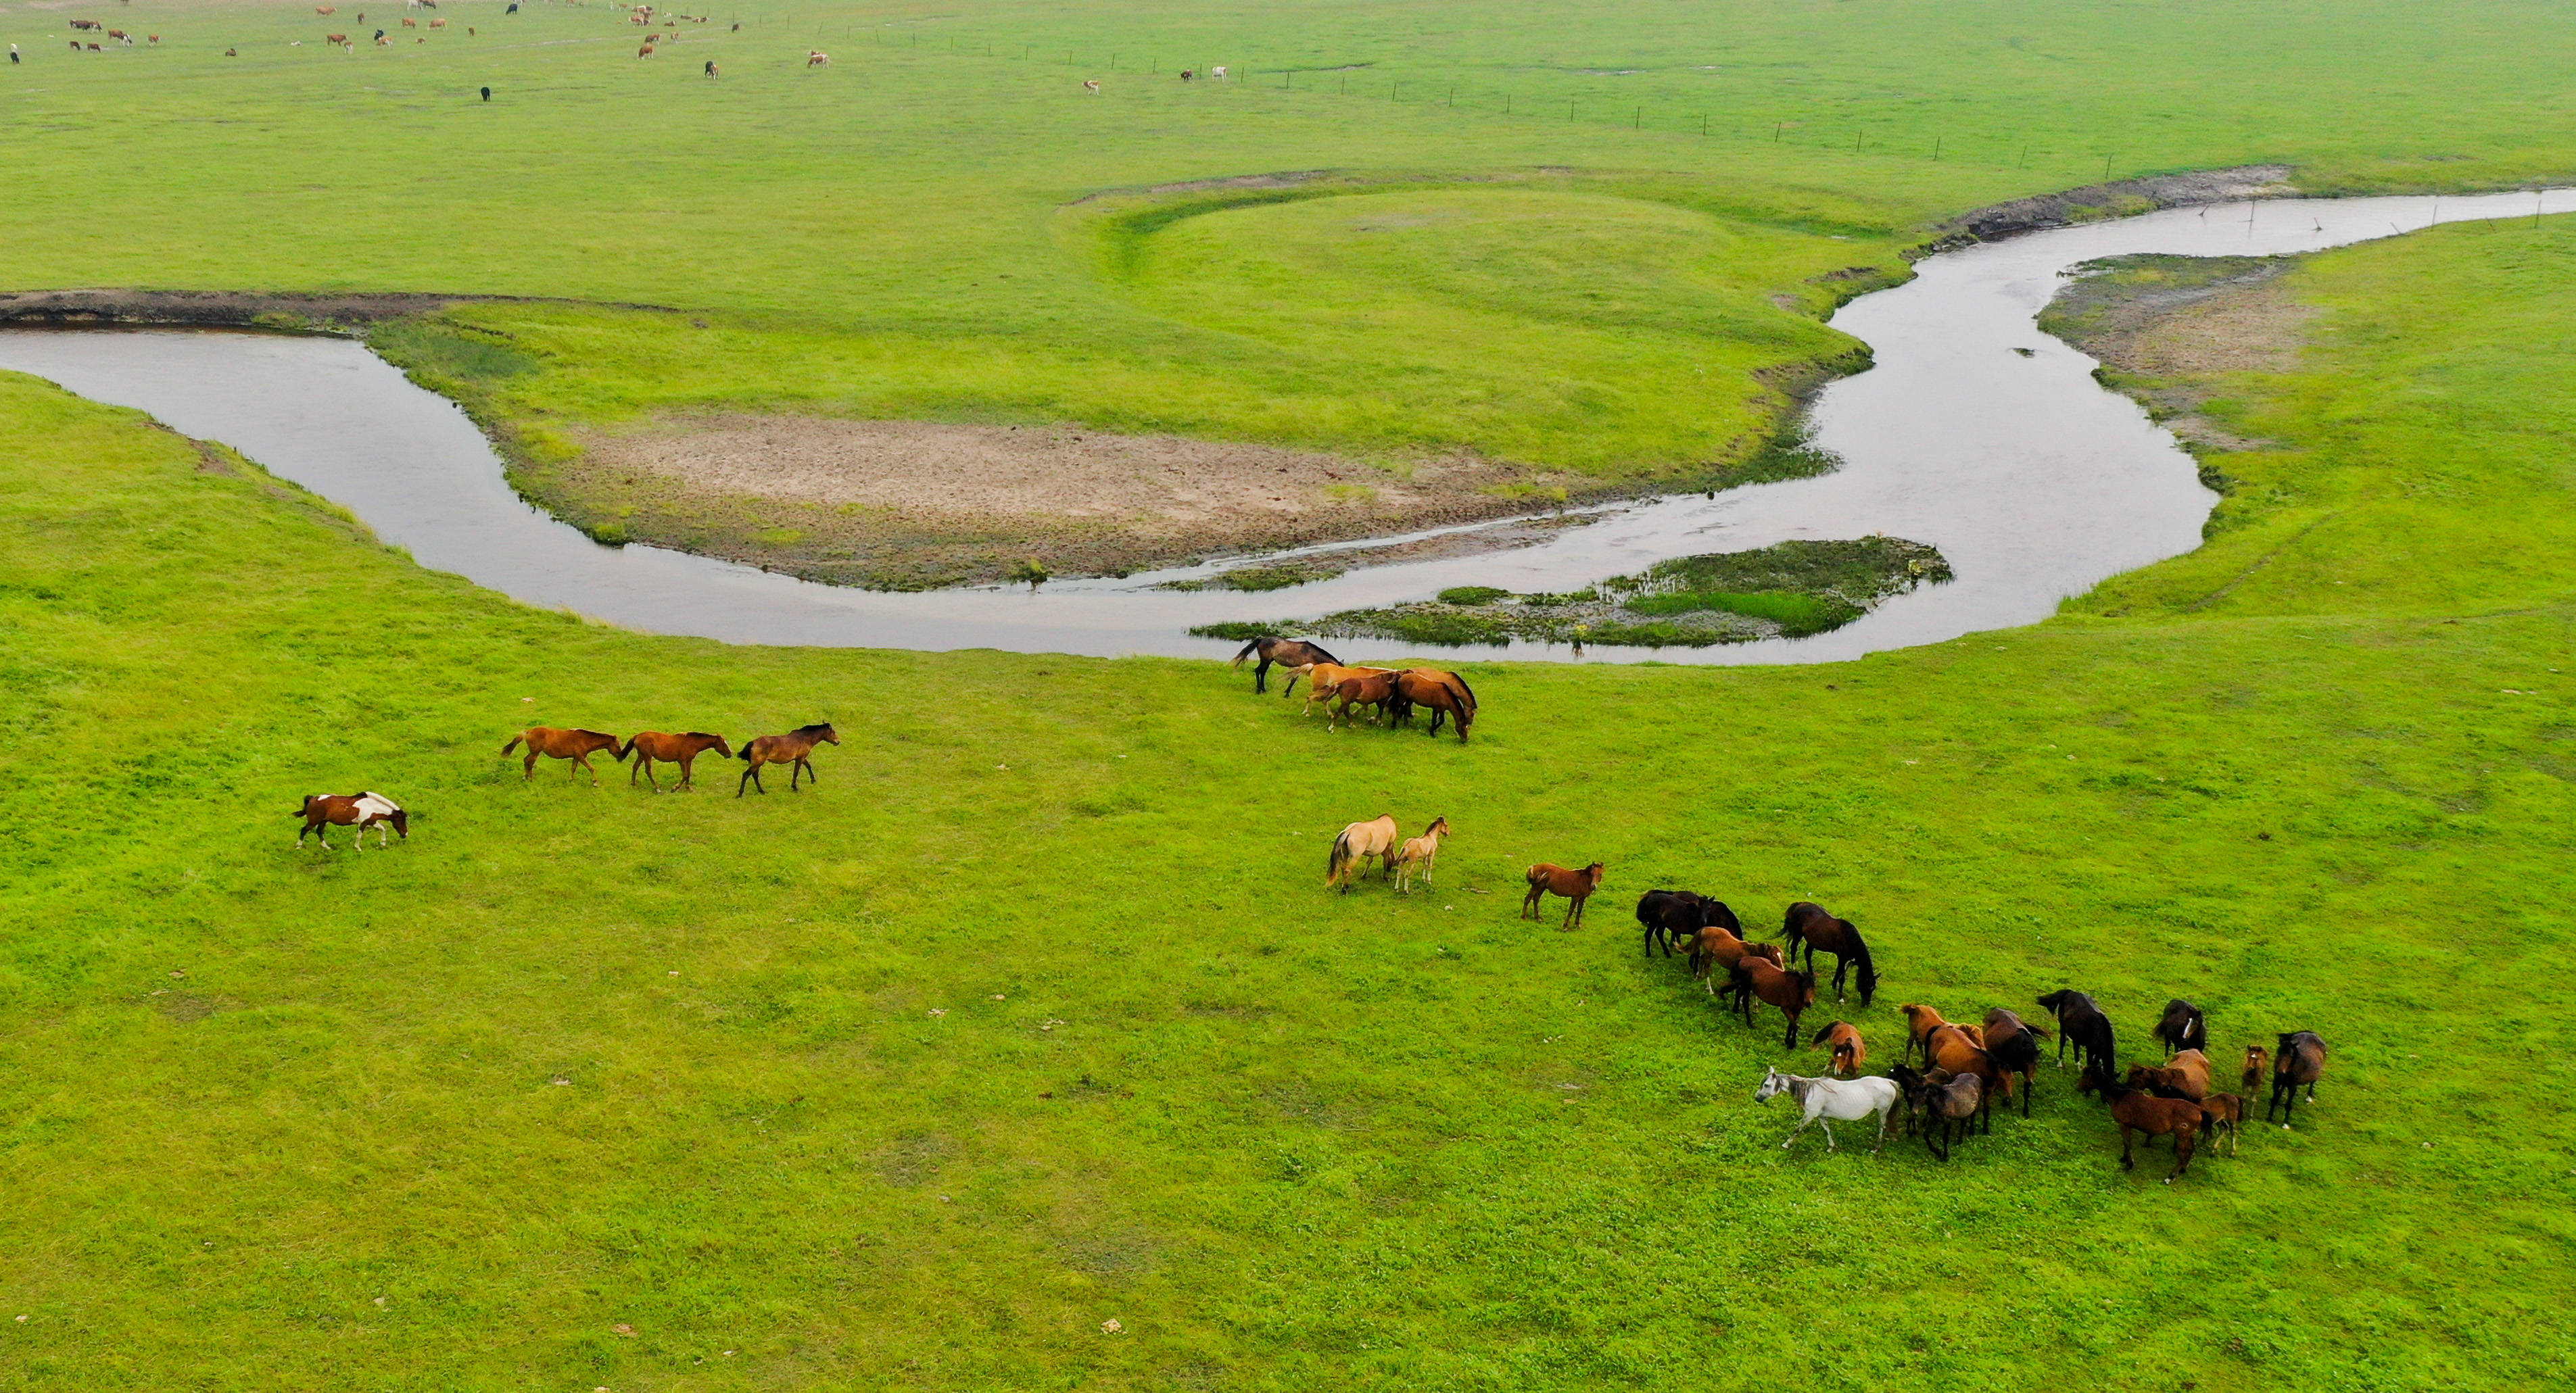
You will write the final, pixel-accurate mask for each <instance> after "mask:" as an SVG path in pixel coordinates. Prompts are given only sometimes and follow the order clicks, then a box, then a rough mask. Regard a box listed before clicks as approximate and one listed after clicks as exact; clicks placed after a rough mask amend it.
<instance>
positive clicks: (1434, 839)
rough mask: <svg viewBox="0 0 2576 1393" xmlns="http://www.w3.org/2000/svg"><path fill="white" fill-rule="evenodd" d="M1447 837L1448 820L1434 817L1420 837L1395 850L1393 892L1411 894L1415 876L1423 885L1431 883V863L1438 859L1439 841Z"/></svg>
mask: <svg viewBox="0 0 2576 1393" xmlns="http://www.w3.org/2000/svg"><path fill="white" fill-rule="evenodd" d="M1448 835H1449V819H1447V818H1445V817H1435V818H1433V819H1431V825H1430V826H1428V827H1425V828H1423V829H1422V835H1421V836H1419V837H1414V838H1412V839H1410V840H1408V841H1406V842H1405V844H1404V845H1403V846H1400V847H1398V848H1396V851H1395V892H1396V893H1397V894H1399V895H1405V894H1410V893H1412V890H1413V878H1414V877H1415V876H1417V875H1419V876H1421V877H1422V883H1423V884H1425V885H1429V884H1430V883H1431V863H1432V862H1434V861H1436V860H1438V859H1439V858H1440V839H1441V838H1442V837H1445V836H1448Z"/></svg>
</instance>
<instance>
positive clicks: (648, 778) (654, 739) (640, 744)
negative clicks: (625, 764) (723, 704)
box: [617, 730, 733, 793]
mask: <svg viewBox="0 0 2576 1393" xmlns="http://www.w3.org/2000/svg"><path fill="white" fill-rule="evenodd" d="M709 750H713V751H715V752H716V754H717V755H718V756H720V757H722V758H725V759H731V758H733V747H732V746H731V745H728V744H726V743H725V738H724V737H723V736H721V735H709V734H707V733H706V732H705V731H703V730H693V731H690V732H688V733H687V734H685V735H669V734H665V733H663V732H661V731H658V730H647V731H639V732H637V733H636V734H635V735H634V736H633V737H632V738H630V739H628V740H627V742H626V748H625V749H622V750H619V751H618V752H617V757H618V758H619V759H624V758H626V756H628V755H630V754H632V755H633V756H635V767H634V768H632V769H629V770H627V771H626V786H627V787H628V788H633V787H634V786H635V776H636V775H638V774H641V775H643V776H644V782H646V783H648V784H651V785H652V786H653V791H654V792H655V793H659V792H661V791H662V782H661V780H659V779H656V778H654V777H653V761H655V760H657V759H658V760H660V761H662V762H663V763H664V764H676V765H678V766H680V785H679V786H680V787H682V788H687V787H689V786H690V780H691V778H692V775H691V772H690V766H692V765H694V764H696V763H697V762H698V756H700V755H702V754H705V753H706V752H707V751H709Z"/></svg>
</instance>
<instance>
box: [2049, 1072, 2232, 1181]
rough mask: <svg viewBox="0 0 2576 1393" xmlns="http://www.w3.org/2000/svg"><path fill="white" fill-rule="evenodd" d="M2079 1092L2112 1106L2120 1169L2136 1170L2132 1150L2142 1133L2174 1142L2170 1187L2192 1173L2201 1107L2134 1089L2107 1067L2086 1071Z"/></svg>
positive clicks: (2169, 1178)
mask: <svg viewBox="0 0 2576 1393" xmlns="http://www.w3.org/2000/svg"><path fill="white" fill-rule="evenodd" d="M2075 1086H2076V1088H2077V1089H2079V1090H2081V1091H2085V1092H2092V1093H2099V1094H2101V1095H2102V1100H2103V1101H2104V1102H2106V1103H2109V1104H2110V1105H2111V1120H2112V1121H2114V1122H2117V1123H2119V1124H2120V1169H2122V1170H2136V1169H2137V1168H2138V1163H2137V1162H2136V1161H2135V1160H2133V1159H2131V1156H2130V1149H2131V1147H2132V1146H2133V1145H2135V1143H2136V1141H2137V1136H2138V1134H2139V1133H2141V1132H2143V1133H2145V1134H2146V1135H2147V1136H2149V1137H2163V1136H2170V1137H2172V1138H2173V1139H2174V1168H2173V1172H2172V1174H2170V1175H2167V1176H2166V1177H2165V1183H2166V1184H2167V1185H2171V1184H2172V1183H2173V1182H2174V1176H2176V1175H2180V1174H2182V1173H2183V1172H2184V1171H2187V1170H2189V1169H2191V1153H2192V1151H2193V1149H2194V1147H2195V1146H2196V1145H2197V1144H2198V1141H2199V1134H2200V1123H2201V1112H2200V1104H2198V1103H2194V1102H2191V1101H2189V1100H2188V1099H2183V1098H2159V1097H2157V1096H2156V1095H2154V1094H2152V1093H2149V1092H2147V1091H2145V1090H2144V1089H2136V1088H2131V1087H2129V1086H2128V1085H2127V1084H2124V1083H2122V1082H2120V1081H2119V1080H2118V1079H2115V1078H2113V1077H2111V1071H2110V1069H2109V1067H2108V1066H2105V1067H2103V1068H2100V1069H2090V1068H2088V1069H2086V1070H2085V1071H2084V1077H2083V1079H2081V1080H2080V1081H2078V1082H2077V1083H2076V1085H2075Z"/></svg>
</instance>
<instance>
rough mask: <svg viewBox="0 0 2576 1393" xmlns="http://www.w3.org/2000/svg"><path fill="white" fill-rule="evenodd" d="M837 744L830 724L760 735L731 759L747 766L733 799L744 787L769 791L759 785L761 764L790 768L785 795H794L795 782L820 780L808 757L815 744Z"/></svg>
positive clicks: (837, 735) (838, 738) (827, 722)
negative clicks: (748, 766) (783, 733)
mask: <svg viewBox="0 0 2576 1393" xmlns="http://www.w3.org/2000/svg"><path fill="white" fill-rule="evenodd" d="M840 743H841V733H840V732H839V731H837V730H834V729H832V723H831V722H829V721H825V722H824V723H823V724H821V725H818V726H798V727H797V728H795V729H794V730H791V731H789V732H787V733H786V734H785V735H764V736H761V737H759V738H758V739H756V740H754V741H752V742H751V743H750V744H748V745H745V746H743V747H742V753H741V754H739V755H737V756H735V758H737V759H739V760H741V761H742V762H743V763H745V764H748V765H750V766H751V767H750V768H748V769H745V770H743V771H742V778H741V779H739V780H737V781H736V782H735V784H734V786H733V796H734V797H736V798H740V797H741V796H742V790H743V786H744V785H745V784H748V785H750V786H751V787H753V788H757V789H759V790H760V791H761V792H763V793H767V792H768V791H769V790H768V789H767V788H766V787H764V786H763V785H762V784H761V782H760V766H762V765H764V764H785V765H789V766H791V767H790V768H789V769H788V771H787V791H788V792H789V793H794V792H796V782H797V780H798V779H800V778H805V779H813V780H815V781H816V782H817V783H819V782H821V777H820V776H819V775H817V774H816V773H815V772H814V765H813V762H812V761H811V759H810V758H809V756H811V755H812V754H813V753H814V747H815V746H817V745H837V744H840Z"/></svg>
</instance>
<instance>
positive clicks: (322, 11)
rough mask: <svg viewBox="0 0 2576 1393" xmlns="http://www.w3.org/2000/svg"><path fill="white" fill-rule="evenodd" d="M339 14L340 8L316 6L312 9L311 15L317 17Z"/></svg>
mask: <svg viewBox="0 0 2576 1393" xmlns="http://www.w3.org/2000/svg"><path fill="white" fill-rule="evenodd" d="M339 12H340V7H339V6H337V5H316V6H314V7H313V13H315V14H317V15H335V14H338V13H339Z"/></svg>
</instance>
